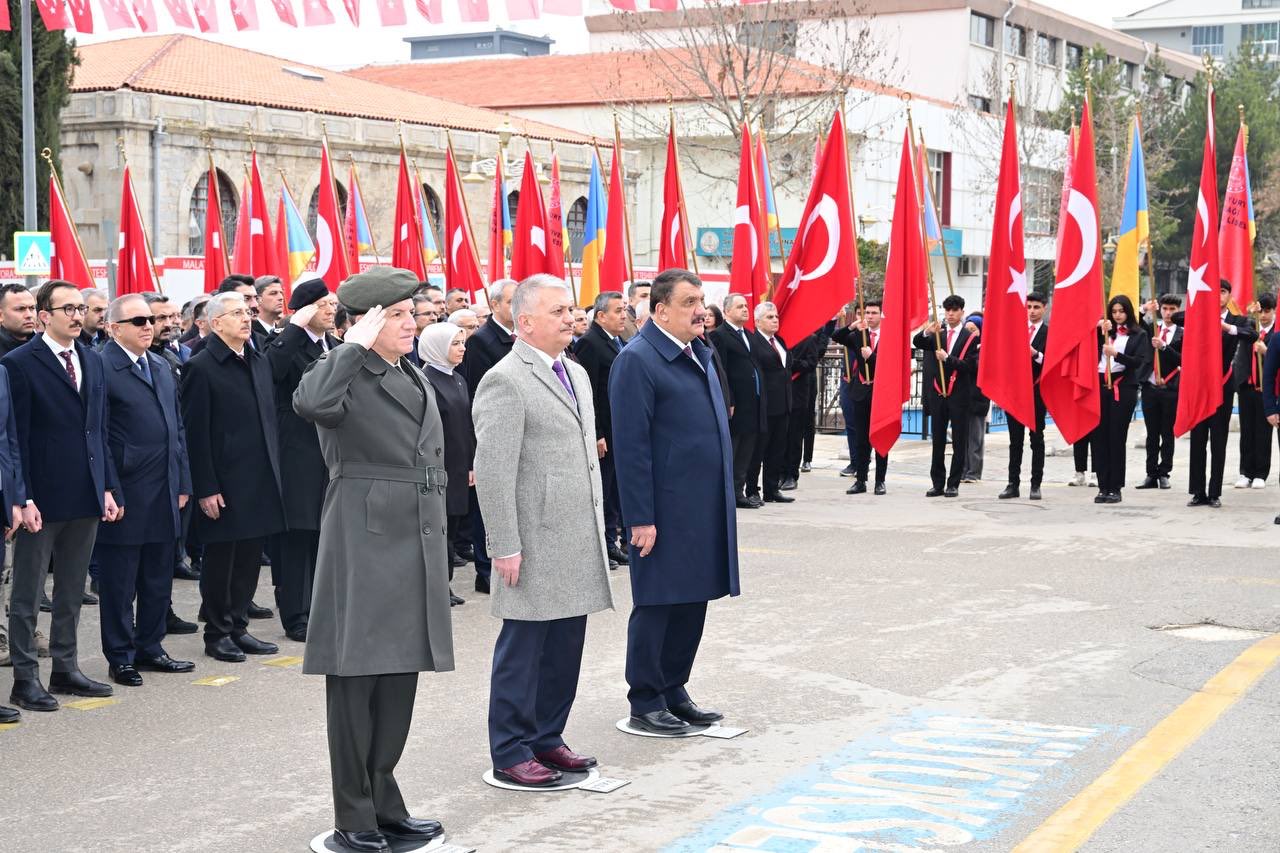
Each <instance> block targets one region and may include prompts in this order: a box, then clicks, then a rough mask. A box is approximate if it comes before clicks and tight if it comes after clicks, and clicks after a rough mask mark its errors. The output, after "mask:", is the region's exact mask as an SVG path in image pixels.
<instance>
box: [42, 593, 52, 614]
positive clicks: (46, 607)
mask: <svg viewBox="0 0 1280 853" xmlns="http://www.w3.org/2000/svg"><path fill="white" fill-rule="evenodd" d="M40 612H41V613H52V612H53V602H52V601H50V600H49V594H48V593H46V592H41V593H40Z"/></svg>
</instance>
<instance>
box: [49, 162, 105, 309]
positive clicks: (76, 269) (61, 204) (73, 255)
mask: <svg viewBox="0 0 1280 853" xmlns="http://www.w3.org/2000/svg"><path fill="white" fill-rule="evenodd" d="M49 243H50V254H49V278H60V279H62V280H63V281H69V282H71V283H72V284H74V285H75V286H76V287H78V288H80V289H81V290H83V289H84V288H86V287H97V284H96V283H95V282H94V280H93V270H91V269H90V268H89V262H88V261H87V260H86V259H85V256H84V247H83V246H81V245H80V234H79V233H78V232H77V231H76V222H75V220H74V219H73V218H72V217H71V211H70V210H68V209H67V200H66V199H64V198H63V197H62V190H61V189H60V188H59V187H58V182H57V181H56V180H54V177H53V175H50V176H49Z"/></svg>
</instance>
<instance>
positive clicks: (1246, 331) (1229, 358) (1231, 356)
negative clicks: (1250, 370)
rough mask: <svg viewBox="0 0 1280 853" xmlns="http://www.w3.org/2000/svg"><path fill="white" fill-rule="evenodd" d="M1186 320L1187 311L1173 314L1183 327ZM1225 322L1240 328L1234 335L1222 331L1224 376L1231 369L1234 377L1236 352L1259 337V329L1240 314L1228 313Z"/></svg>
mask: <svg viewBox="0 0 1280 853" xmlns="http://www.w3.org/2000/svg"><path fill="white" fill-rule="evenodd" d="M1219 313H1221V312H1219ZM1186 321H1187V312H1186V311H1178V312H1177V313H1175V314H1174V315H1173V322H1175V323H1177V324H1178V327H1179V328H1181V327H1182V326H1183V325H1184V324H1185V323H1186ZM1225 322H1227V323H1230V324H1231V325H1233V326H1235V327H1236V328H1237V329H1238V330H1239V332H1238V333H1237V334H1234V335H1232V334H1230V333H1228V332H1225V331H1224V332H1223V333H1222V375H1223V376H1224V377H1225V376H1227V371H1229V370H1230V371H1231V377H1234V376H1235V374H1236V371H1235V370H1234V367H1235V360H1236V353H1237V352H1239V350H1240V348H1241V347H1242V346H1246V345H1249V344H1252V343H1253V342H1254V341H1256V340H1257V339H1258V331H1257V330H1256V329H1255V328H1253V322H1252V321H1251V320H1250V319H1249V318H1248V317H1241V316H1240V315H1239V314H1231V313H1228V314H1227V316H1226V319H1225ZM1160 366H1161V367H1163V366H1164V365H1163V364H1161V365H1160ZM1231 377H1229V378H1231ZM1231 387H1233V388H1234V387H1235V385H1234V384H1233V385H1232V386H1231Z"/></svg>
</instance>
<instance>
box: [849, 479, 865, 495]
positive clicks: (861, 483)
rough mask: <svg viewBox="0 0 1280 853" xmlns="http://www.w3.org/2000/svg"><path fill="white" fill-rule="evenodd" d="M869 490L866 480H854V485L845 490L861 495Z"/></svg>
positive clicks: (850, 493)
mask: <svg viewBox="0 0 1280 853" xmlns="http://www.w3.org/2000/svg"><path fill="white" fill-rule="evenodd" d="M866 491H867V481H866V480H854V481H853V485H852V486H850V487H849V488H847V489H845V490H844V493H845V494H846V495H861V494H863V493H864V492H866Z"/></svg>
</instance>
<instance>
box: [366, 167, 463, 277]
mask: <svg viewBox="0 0 1280 853" xmlns="http://www.w3.org/2000/svg"><path fill="white" fill-rule="evenodd" d="M413 177H414V179H415V180H417V182H418V192H419V193H425V190H424V189H423V187H424V186H425V184H423V183H422V172H421V171H419V170H418V161H417V160H414V161H413ZM421 198H422V212H423V213H424V214H425V215H426V217H427V221H426V222H424V223H422V224H423V226H424V227H425V228H426V229H427V230H428V231H430V232H431V238H432V239H433V240H435V241H436V249H437V252H436V257H438V258H442V257H444V250H443V248H442V247H443V246H444V241H443V240H441V239H440V234H438V233H437V232H436V227H435V226H434V225H432V224H431V211H430V210H428V209H427V199H426V196H425V195H422V196H421ZM360 199H361V200H362V201H363V200H364V193H361V194H360ZM369 239H370V240H372V239H373V228H370V229H369ZM373 254H374V255H375V256H376V255H377V254H378V248H377V247H376V246H375V247H374V249H373ZM424 260H425V259H424ZM440 265H441V266H444V261H441V262H440ZM423 271H424V272H425V271H426V265H425V264H424V265H423Z"/></svg>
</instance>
